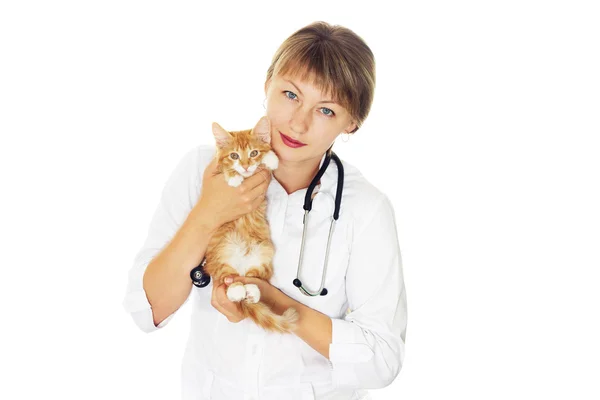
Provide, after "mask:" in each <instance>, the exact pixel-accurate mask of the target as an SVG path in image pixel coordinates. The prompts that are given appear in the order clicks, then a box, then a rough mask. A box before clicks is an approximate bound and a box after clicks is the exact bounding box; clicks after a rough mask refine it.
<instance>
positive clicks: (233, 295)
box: [227, 285, 246, 302]
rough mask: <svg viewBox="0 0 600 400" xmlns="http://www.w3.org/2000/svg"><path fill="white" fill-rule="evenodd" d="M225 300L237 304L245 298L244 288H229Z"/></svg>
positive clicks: (239, 286) (237, 286)
mask: <svg viewBox="0 0 600 400" xmlns="http://www.w3.org/2000/svg"><path fill="white" fill-rule="evenodd" d="M227 298H228V299H229V300H231V301H234V302H237V301H241V300H244V299H245V298H246V288H245V287H244V285H235V286H229V287H228V288H227Z"/></svg>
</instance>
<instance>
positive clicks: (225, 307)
mask: <svg viewBox="0 0 600 400" xmlns="http://www.w3.org/2000/svg"><path fill="white" fill-rule="evenodd" d="M213 282H214V281H213ZM228 287H229V285H227V284H225V283H223V284H221V285H218V286H217V285H213V291H212V297H211V299H210V304H211V305H212V306H213V307H214V308H215V309H216V310H217V311H218V312H220V313H221V314H223V315H224V316H226V317H227V319H228V320H229V322H235V323H237V322H240V321H241V320H243V319H244V316H243V315H242V310H241V308H240V305H239V303H236V302H233V301H231V300H229V298H228V297H227V288H228ZM242 301H243V300H242Z"/></svg>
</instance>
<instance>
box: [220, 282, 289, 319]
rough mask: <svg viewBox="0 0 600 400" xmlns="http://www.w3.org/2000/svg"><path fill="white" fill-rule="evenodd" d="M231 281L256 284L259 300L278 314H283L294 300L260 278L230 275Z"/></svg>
mask: <svg viewBox="0 0 600 400" xmlns="http://www.w3.org/2000/svg"><path fill="white" fill-rule="evenodd" d="M230 278H233V280H232V283H235V282H241V283H242V284H244V285H247V284H249V283H253V284H255V285H256V286H258V290H259V291H260V300H259V301H260V302H261V303H265V304H266V305H267V306H269V308H270V309H271V310H273V312H275V313H276V314H278V315H281V314H283V312H284V311H285V310H287V309H288V307H290V306H291V305H292V302H293V301H294V300H293V299H292V298H291V297H289V296H287V295H286V294H285V293H283V292H282V291H281V290H279V289H278V288H276V287H275V286H273V285H271V283H269V282H268V281H266V280H264V279H260V278H251V277H247V276H232V277H230ZM230 278H226V279H225V283H227V282H229V279H230Z"/></svg>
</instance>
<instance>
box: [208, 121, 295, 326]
mask: <svg viewBox="0 0 600 400" xmlns="http://www.w3.org/2000/svg"><path fill="white" fill-rule="evenodd" d="M212 128H213V134H214V136H215V139H216V142H217V154H216V157H217V170H218V171H219V172H222V173H223V175H224V177H225V180H226V181H227V182H228V183H229V185H230V186H236V187H237V186H239V185H240V184H241V183H242V182H243V180H244V179H245V178H248V177H250V176H252V175H253V174H254V173H255V172H256V169H257V168H258V166H259V165H260V164H261V163H262V164H264V165H265V166H266V167H267V168H268V169H270V170H273V169H276V168H277V165H278V162H279V160H278V158H277V156H276V155H275V153H274V152H273V151H272V150H271V145H270V143H271V123H270V122H269V120H268V119H267V117H266V116H265V117H262V118H261V119H260V120H259V121H258V123H257V124H256V126H255V127H254V129H252V130H244V131H235V132H228V131H226V130H225V129H223V128H222V127H221V126H220V125H219V124H217V123H216V122H215V123H213V126H212ZM266 208H267V199H266V198H265V200H264V201H263V202H262V204H261V205H260V206H259V207H258V208H257V209H255V210H254V211H251V212H249V213H248V214H245V215H243V216H242V217H240V218H239V219H237V220H235V221H231V222H228V223H226V224H224V225H222V226H221V227H220V228H219V229H218V230H217V231H216V232H215V234H214V235H213V236H212V238H211V240H210V242H209V244H208V248H207V250H206V255H205V257H206V265H205V266H204V271H205V272H206V273H208V274H209V275H210V276H211V277H212V279H213V285H221V284H223V283H224V280H225V277H227V276H230V275H241V276H248V277H256V278H260V279H264V280H266V281H267V282H268V281H269V280H270V279H271V277H272V276H273V264H272V260H273V254H274V252H275V248H274V246H273V242H272V241H271V232H270V230H269V223H268V221H267V219H266ZM227 297H228V298H229V300H231V301H234V302H240V306H241V310H242V312H243V315H244V317H249V318H250V319H252V320H253V321H254V322H255V323H256V324H257V325H259V326H261V327H262V328H264V329H266V330H270V331H275V332H281V333H284V332H290V331H291V330H293V329H294V328H295V323H296V322H297V320H298V313H297V312H296V310H295V309H293V308H289V309H288V310H286V311H285V312H284V313H283V315H277V314H276V313H274V312H273V311H272V310H271V309H270V308H269V307H268V306H267V305H266V304H264V303H262V302H260V291H259V289H258V286H256V285H254V284H247V285H244V284H242V283H241V282H235V283H233V284H231V285H229V287H228V288H227Z"/></svg>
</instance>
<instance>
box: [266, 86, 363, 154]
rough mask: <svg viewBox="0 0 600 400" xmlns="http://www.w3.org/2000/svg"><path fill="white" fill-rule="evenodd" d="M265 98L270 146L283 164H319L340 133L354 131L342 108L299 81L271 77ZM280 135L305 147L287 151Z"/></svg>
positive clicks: (316, 89) (291, 148) (347, 115)
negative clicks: (313, 161)
mask: <svg viewBox="0 0 600 400" xmlns="http://www.w3.org/2000/svg"><path fill="white" fill-rule="evenodd" d="M265 94H266V96H267V101H266V109H267V117H268V118H269V120H270V121H271V146H272V147H273V150H274V151H275V153H277V156H278V157H279V159H280V160H282V161H306V160H309V159H318V160H319V161H320V160H321V158H322V157H323V154H325V151H327V149H328V148H329V147H330V146H331V145H332V144H333V142H334V141H335V138H336V137H337V136H338V135H339V134H340V133H344V132H346V133H347V132H350V131H352V130H354V128H355V127H356V125H355V124H354V122H353V121H352V118H351V116H350V114H349V113H348V111H347V110H346V109H345V108H344V107H342V106H341V105H339V104H337V103H333V102H332V98H331V97H328V96H327V94H326V93H323V92H321V91H320V90H319V89H318V88H317V87H315V86H313V85H311V84H310V83H309V82H307V81H302V80H300V78H298V77H293V76H274V77H272V78H271V80H270V81H268V82H267V83H266V84H265ZM282 134H283V135H285V136H288V137H290V138H291V139H293V140H296V141H298V142H301V143H302V144H304V145H303V146H300V147H290V146H288V145H287V144H286V142H285V139H284V138H283V137H282Z"/></svg>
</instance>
